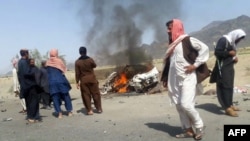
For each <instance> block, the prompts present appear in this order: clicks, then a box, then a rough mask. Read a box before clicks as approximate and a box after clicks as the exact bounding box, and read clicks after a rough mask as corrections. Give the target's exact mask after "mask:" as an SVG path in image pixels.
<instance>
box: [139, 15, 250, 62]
mask: <svg viewBox="0 0 250 141" xmlns="http://www.w3.org/2000/svg"><path fill="white" fill-rule="evenodd" d="M237 28H241V29H243V30H244V31H245V32H246V33H247V34H248V33H250V17H248V16H246V15H241V16H239V17H236V18H234V19H230V20H226V21H213V22H211V23H209V24H208V25H206V26H205V27H203V28H202V29H201V30H199V31H197V32H193V33H189V35H190V36H193V37H196V38H197V39H199V40H201V41H203V42H204V43H205V44H207V45H208V46H209V49H210V50H211V51H213V49H214V45H215V44H216V42H217V40H218V39H219V38H220V37H221V36H222V35H224V34H227V33H228V32H230V31H232V30H234V29H237ZM166 44H167V43H157V42H153V43H152V44H151V45H145V44H144V45H142V47H143V48H145V51H146V52H147V53H150V54H151V55H152V56H153V58H154V59H160V58H162V57H163V55H164V53H165V51H166V47H165V46H166ZM249 46H250V36H248V35H247V36H246V38H245V41H243V42H240V43H239V45H238V47H239V48H241V47H249Z"/></svg>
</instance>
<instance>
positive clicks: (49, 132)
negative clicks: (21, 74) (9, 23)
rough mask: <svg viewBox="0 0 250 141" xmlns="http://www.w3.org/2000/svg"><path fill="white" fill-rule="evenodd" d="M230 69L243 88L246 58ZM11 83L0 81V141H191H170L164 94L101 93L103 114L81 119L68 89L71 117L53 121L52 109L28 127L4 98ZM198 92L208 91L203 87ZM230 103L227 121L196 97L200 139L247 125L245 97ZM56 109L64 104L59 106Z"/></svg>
mask: <svg viewBox="0 0 250 141" xmlns="http://www.w3.org/2000/svg"><path fill="white" fill-rule="evenodd" d="M240 59H242V60H241V62H242V64H241V63H240V62H239V63H238V64H237V65H236V80H235V85H236V86H242V87H245V88H249V84H250V79H249V74H247V73H248V72H246V68H247V67H248V66H247V65H245V66H243V65H244V63H246V64H249V63H247V62H248V60H249V58H248V57H246V56H244V55H242V56H241V58H240ZM11 82H12V78H1V79H0V87H1V88H0V141H52V140H53V141H163V140H165V141H177V140H178V141H180V140H183V141H184V140H185V141H192V140H193V139H192V138H188V139H176V138H175V135H176V134H178V133H180V132H181V128H180V122H179V117H178V114H177V112H176V110H175V107H173V106H171V105H170V103H169V98H168V95H167V91H162V92H160V93H156V94H137V93H125V94H107V95H103V96H102V105H103V111H104V112H103V113H102V114H97V113H95V114H94V115H92V116H88V115H85V113H84V109H83V104H82V101H81V97H80V92H79V91H78V90H77V89H76V88H75V85H72V90H71V91H70V94H71V97H72V103H73V109H74V110H73V112H74V115H73V116H72V117H67V116H66V115H64V116H63V118H62V119H57V118H56V117H55V116H53V112H54V110H53V109H52V110H44V109H41V110H40V113H41V116H42V119H43V121H42V122H39V123H34V124H29V123H27V122H26V120H25V115H23V114H20V113H18V112H19V111H20V110H21V106H20V103H19V99H18V98H17V97H15V96H14V94H12V93H10V91H11V90H10V87H11V84H12V83H11ZM203 85H204V91H207V90H210V89H214V88H215V86H214V85H213V84H208V83H207V82H204V84H203ZM234 103H235V104H236V105H238V107H240V108H241V109H242V111H240V112H239V117H229V116H226V115H225V114H224V111H223V110H222V109H221V108H220V106H219V104H218V102H217V97H216V95H200V96H197V101H196V107H197V109H198V111H199V112H200V115H201V117H202V118H203V120H204V123H205V125H206V129H205V135H204V138H203V140H206V141H223V134H224V132H223V131H224V125H226V124H249V121H250V93H249V91H248V92H247V93H245V94H242V93H235V94H234ZM62 109H65V108H64V105H62Z"/></svg>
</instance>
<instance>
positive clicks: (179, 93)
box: [168, 37, 209, 104]
mask: <svg viewBox="0 0 250 141" xmlns="http://www.w3.org/2000/svg"><path fill="white" fill-rule="evenodd" d="M190 42H191V44H192V46H193V48H194V49H195V50H197V51H198V53H199V55H198V56H197V58H196V60H195V63H194V65H195V66H196V67H198V66H200V65H201V64H203V63H204V62H206V61H207V60H208V58H209V48H208V46H207V45H205V44H204V43H203V42H201V41H199V40H198V39H196V38H193V37H190ZM189 65H190V63H188V62H187V61H186V59H185V58H184V56H183V48H182V42H180V43H179V44H177V46H176V47H175V49H174V52H173V53H172V55H171V56H170V68H169V74H168V92H169V96H170V98H171V101H172V103H174V104H180V103H186V102H188V103H189V102H190V100H194V97H195V93H196V85H197V78H196V73H195V71H194V72H192V73H190V74H186V73H185V68H184V67H185V66H189ZM186 96H187V97H186Z"/></svg>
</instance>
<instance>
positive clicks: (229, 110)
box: [211, 29, 246, 117]
mask: <svg viewBox="0 0 250 141" xmlns="http://www.w3.org/2000/svg"><path fill="white" fill-rule="evenodd" d="M245 36H246V33H245V32H244V31H243V30H242V29H236V30H233V31H231V32H229V33H228V34H227V35H223V36H222V37H221V38H220V39H219V40H218V42H217V45H216V47H215V52H214V54H215V56H216V58H217V59H216V63H215V67H214V70H213V74H212V76H215V82H216V91H217V98H218V101H219V103H220V105H221V106H222V108H224V109H225V113H226V114H227V115H229V116H232V117H238V113H237V111H239V110H240V109H239V108H237V107H235V106H233V87H234V64H235V63H237V62H238V58H237V56H236V45H237V44H238V43H239V42H240V41H241V40H242V39H244V38H245ZM211 79H212V78H211Z"/></svg>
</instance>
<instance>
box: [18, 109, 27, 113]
mask: <svg viewBox="0 0 250 141" xmlns="http://www.w3.org/2000/svg"><path fill="white" fill-rule="evenodd" d="M19 113H23V114H25V113H27V111H26V110H24V109H23V110H21V111H20V112H19Z"/></svg>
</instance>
